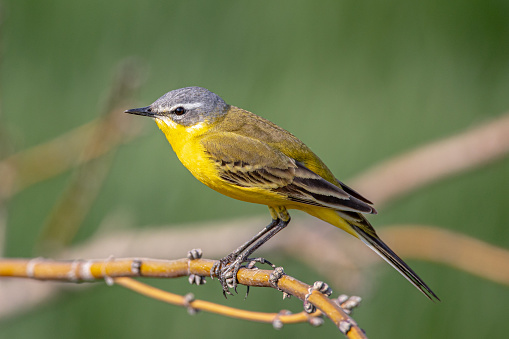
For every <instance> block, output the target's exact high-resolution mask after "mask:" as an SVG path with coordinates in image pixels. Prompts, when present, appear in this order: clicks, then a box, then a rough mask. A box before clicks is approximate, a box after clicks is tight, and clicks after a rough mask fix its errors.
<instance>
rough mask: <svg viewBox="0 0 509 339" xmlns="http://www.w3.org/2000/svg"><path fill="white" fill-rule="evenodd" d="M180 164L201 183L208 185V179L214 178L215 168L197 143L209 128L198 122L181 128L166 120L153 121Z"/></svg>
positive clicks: (204, 123)
mask: <svg viewBox="0 0 509 339" xmlns="http://www.w3.org/2000/svg"><path fill="white" fill-rule="evenodd" d="M155 121H156V123H157V126H158V127H159V128H160V129H161V131H163V133H164V135H165V136H166V139H167V140H168V142H169V143H170V145H171V147H172V148H173V151H174V152H175V154H177V157H178V158H179V160H180V162H181V163H182V164H183V165H184V166H185V167H186V168H187V169H188V170H189V171H190V172H191V173H192V174H193V175H194V176H195V177H196V178H197V179H198V180H200V181H201V182H203V183H204V184H206V185H209V181H210V178H213V177H215V176H216V172H217V171H216V168H215V166H214V164H213V163H212V162H211V161H210V159H208V157H207V154H206V152H205V149H204V148H203V146H202V145H201V143H200V142H199V136H200V135H202V134H203V133H205V132H206V131H207V130H208V129H209V126H208V124H207V123H206V122H200V123H198V124H196V125H194V126H187V127H186V126H182V125H179V124H176V123H175V122H173V121H171V120H170V119H168V118H157V119H155Z"/></svg>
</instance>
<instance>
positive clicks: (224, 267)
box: [211, 253, 276, 297]
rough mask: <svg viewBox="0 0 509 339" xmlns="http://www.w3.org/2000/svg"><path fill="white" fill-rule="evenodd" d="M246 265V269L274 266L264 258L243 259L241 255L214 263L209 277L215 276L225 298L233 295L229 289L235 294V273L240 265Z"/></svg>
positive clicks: (231, 255)
mask: <svg viewBox="0 0 509 339" xmlns="http://www.w3.org/2000/svg"><path fill="white" fill-rule="evenodd" d="M244 263H247V265H246V266H245V267H246V268H248V269H253V268H257V267H256V266H255V265H256V264H257V263H259V264H268V265H270V266H271V267H272V268H275V267H276V266H275V265H273V264H272V263H271V262H270V261H268V260H267V259H265V258H245V257H244V256H243V255H242V254H240V255H236V254H234V253H232V254H229V255H227V256H226V257H224V258H223V259H221V260H218V261H216V262H215V263H214V266H212V270H211V276H216V277H217V279H218V280H219V283H220V284H221V286H222V287H223V294H224V296H225V297H226V296H227V295H233V293H232V292H231V291H230V289H233V290H234V291H235V293H238V292H237V285H238V280H237V273H238V272H239V270H240V268H241V267H243V266H242V265H243V264H244Z"/></svg>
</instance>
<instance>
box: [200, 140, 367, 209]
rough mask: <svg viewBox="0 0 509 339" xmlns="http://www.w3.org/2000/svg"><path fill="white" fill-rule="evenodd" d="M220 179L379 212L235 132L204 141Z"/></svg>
mask: <svg viewBox="0 0 509 339" xmlns="http://www.w3.org/2000/svg"><path fill="white" fill-rule="evenodd" d="M201 142H202V145H203V146H204V148H205V150H206V152H207V153H208V155H209V157H210V158H211V159H212V160H213V161H214V162H215V163H216V165H217V168H218V170H219V175H220V177H221V178H222V179H223V180H225V181H227V182H229V183H230V184H233V185H235V186H238V187H246V188H254V187H256V188H262V189H266V190H268V191H271V192H274V193H278V194H280V195H282V196H283V197H285V198H286V199H288V201H290V202H294V203H300V204H306V205H313V206H319V207H327V208H332V209H335V210H338V211H352V212H360V213H376V211H375V209H374V208H373V207H371V206H370V205H369V204H368V203H366V202H365V201H363V200H361V199H359V198H357V197H356V196H355V195H354V194H350V193H348V191H349V189H348V188H347V191H345V190H344V189H342V188H341V187H339V186H336V185H334V184H333V183H330V182H329V181H327V180H325V179H323V178H322V177H321V176H319V175H318V174H316V173H315V172H313V171H311V170H310V169H308V168H307V167H306V166H304V165H303V164H302V163H300V162H298V161H296V160H295V159H293V158H291V157H289V156H287V155H285V154H283V153H282V152H281V151H279V150H277V149H275V148H273V147H271V146H269V145H267V144H265V143H263V142H261V141H259V140H256V139H253V138H249V137H246V136H242V135H238V134H235V133H223V134H221V135H217V134H214V135H209V136H204V137H203V138H202V140H201Z"/></svg>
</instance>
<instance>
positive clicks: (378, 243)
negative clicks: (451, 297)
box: [349, 215, 440, 301]
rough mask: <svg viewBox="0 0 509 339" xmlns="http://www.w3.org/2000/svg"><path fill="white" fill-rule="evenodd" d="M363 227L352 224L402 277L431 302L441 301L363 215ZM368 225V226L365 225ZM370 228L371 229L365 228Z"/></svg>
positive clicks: (366, 242)
mask: <svg viewBox="0 0 509 339" xmlns="http://www.w3.org/2000/svg"><path fill="white" fill-rule="evenodd" d="M359 216H360V217H362V219H363V220H362V221H364V222H363V223H362V225H358V226H357V225H355V224H357V223H355V224H354V223H350V222H349V224H350V226H351V227H352V228H353V230H354V231H355V233H357V235H358V236H359V239H361V240H362V242H364V243H365V244H366V245H367V246H368V247H369V248H371V249H372V250H373V251H375V252H376V253H377V254H378V255H379V256H381V257H382V258H383V259H384V260H385V261H387V262H388V263H389V264H390V265H391V266H392V267H394V268H395V269H396V270H397V271H398V272H399V273H400V274H401V275H402V276H404V277H405V278H406V279H407V280H408V281H410V282H411V283H412V285H414V286H415V287H416V288H417V289H418V290H419V291H421V292H422V293H423V294H424V295H425V296H426V297H428V298H429V299H430V300H433V298H435V299H436V300H438V301H440V299H439V298H438V297H437V295H436V294H435V293H434V292H433V291H432V290H431V289H430V288H429V287H428V285H426V283H425V282H424V281H423V280H422V279H421V278H420V277H419V276H418V275H417V273H415V272H414V271H413V270H412V269H411V268H410V267H409V266H408V265H407V264H406V263H405V262H404V261H403V259H401V258H400V257H398V255H397V254H396V253H394V251H393V250H391V249H390V248H389V246H387V245H386V244H385V243H384V242H383V241H382V240H381V239H380V238H379V237H378V236H377V235H376V233H375V230H374V229H373V227H371V225H370V224H369V222H368V221H367V220H366V219H365V218H364V217H363V216H361V215H359ZM364 223H366V225H364ZM365 226H369V227H365Z"/></svg>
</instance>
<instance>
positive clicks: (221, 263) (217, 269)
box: [210, 218, 279, 295]
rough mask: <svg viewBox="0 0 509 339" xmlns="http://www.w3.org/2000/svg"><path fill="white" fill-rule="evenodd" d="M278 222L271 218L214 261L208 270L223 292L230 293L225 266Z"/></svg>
mask: <svg viewBox="0 0 509 339" xmlns="http://www.w3.org/2000/svg"><path fill="white" fill-rule="evenodd" d="M278 223H279V218H277V219H272V221H271V223H270V224H268V225H267V226H265V227H264V228H263V229H262V230H261V231H260V232H258V233H257V234H256V235H255V236H253V237H252V238H251V239H249V240H248V241H246V242H245V243H244V244H242V245H241V246H240V247H239V248H237V249H236V250H235V251H233V252H232V253H230V254H228V255H227V256H226V257H224V258H223V259H221V260H218V261H216V262H215V263H214V266H212V269H211V270H210V275H211V277H213V275H215V276H216V277H217V279H218V280H219V282H220V283H221V285H222V286H223V293H225V295H226V293H228V294H230V295H231V294H232V293H231V292H230V290H229V289H228V284H227V283H226V277H225V274H224V273H223V272H224V271H225V270H226V268H227V267H228V266H229V265H230V264H231V263H233V262H234V261H235V260H236V259H237V258H238V257H239V254H240V253H242V252H243V251H245V250H246V249H247V248H248V247H249V246H251V244H253V243H254V242H255V241H257V240H258V239H260V238H261V237H263V236H264V235H265V234H266V233H267V232H269V231H270V230H272V229H273V228H274V227H275V226H276V225H277V224H278Z"/></svg>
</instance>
